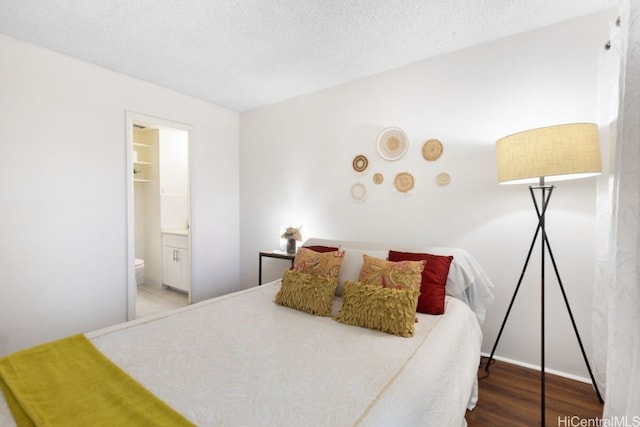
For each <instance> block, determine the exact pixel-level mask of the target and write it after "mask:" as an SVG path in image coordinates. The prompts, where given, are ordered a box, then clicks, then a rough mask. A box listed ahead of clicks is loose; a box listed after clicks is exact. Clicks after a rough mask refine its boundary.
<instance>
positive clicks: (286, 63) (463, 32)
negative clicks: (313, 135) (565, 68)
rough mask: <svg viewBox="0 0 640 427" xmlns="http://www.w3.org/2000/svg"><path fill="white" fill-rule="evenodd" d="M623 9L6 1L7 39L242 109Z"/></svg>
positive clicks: (221, 0) (445, 1) (517, 1)
mask: <svg viewBox="0 0 640 427" xmlns="http://www.w3.org/2000/svg"><path fill="white" fill-rule="evenodd" d="M617 5H618V2H617V0H315V1H313V0H197V1H196V0H182V1H181V0H48V1H42V0H1V1H0V33H4V34H6V35H9V36H12V37H15V38H17V39H20V40H25V41H28V42H31V43H34V44H37V45H40V46H43V47H46V48H49V49H52V50H54V51H58V52H61V53H64V54H67V55H69V56H72V57H75V58H79V59H82V60H85V61H88V62H92V63H94V64H97V65H99V66H102V67H105V68H108V69H111V70H114V71H118V72H121V73H124V74H127V75H129V76H133V77H137V78H140V79H142V80H146V81H149V82H153V83H155V84H158V85H160V86H164V87H167V88H171V89H174V90H176V91H178V92H182V93H185V94H188V95H191V96H193V97H196V98H200V99H203V100H206V101H209V102H212V103H214V104H217V105H220V106H223V107H227V108H230V109H232V110H236V111H246V110H249V109H253V108H256V107H259V106H262V105H267V104H271V103H274V102H278V101H282V100H285V99H288V98H292V97H295V96H298V95H302V94H306V93H310V92H313V91H316V90H319V89H323V88H326V87H330V86H334V85H337V84H340V83H344V82H348V81H351V80H355V79H358V78H361V77H365V76H369V75H372V74H376V73H380V72H383V71H386V70H389V69H393V68H397V67H400V66H402V65H406V64H409V63H412V62H416V61H419V60H422V59H425V58H429V57H432V56H435V55H439V54H442V53H445V52H450V51H453V50H457V49H461V48H465V47H469V46H472V45H475V44H479V43H483V42H486V41H489V40H494V39H497V38H500V37H504V36H508V35H511V34H515V33H518V32H522V31H526V30H530V29H534V28H538V27H542V26H546V25H549V24H554V23H558V22H562V21H565V20H567V19H570V18H573V17H578V16H582V15H586V14H589V13H592V12H596V11H599V10H603V9H608V8H614V7H617Z"/></svg>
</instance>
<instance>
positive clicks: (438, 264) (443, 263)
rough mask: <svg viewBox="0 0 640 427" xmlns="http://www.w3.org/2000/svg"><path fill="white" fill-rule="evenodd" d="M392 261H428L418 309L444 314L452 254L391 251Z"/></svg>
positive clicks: (429, 312) (424, 271) (422, 311)
mask: <svg viewBox="0 0 640 427" xmlns="http://www.w3.org/2000/svg"><path fill="white" fill-rule="evenodd" d="M389 260H390V261H407V260H410V261H418V260H423V261H425V262H426V264H425V266H424V270H423V271H422V283H421V285H420V297H418V311H419V312H420V313H426V314H443V313H444V307H445V305H444V298H445V295H446V284H447V277H448V276H449V267H450V266H451V261H453V257H452V256H443V255H431V254H419V253H411V252H397V251H389Z"/></svg>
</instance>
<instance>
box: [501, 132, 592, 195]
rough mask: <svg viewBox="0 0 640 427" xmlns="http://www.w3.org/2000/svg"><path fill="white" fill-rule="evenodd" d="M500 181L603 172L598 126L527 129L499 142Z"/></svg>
mask: <svg viewBox="0 0 640 427" xmlns="http://www.w3.org/2000/svg"><path fill="white" fill-rule="evenodd" d="M496 158H497V161H498V182H499V183H501V184H530V183H537V182H543V181H541V180H540V178H544V180H546V181H560V180H566V179H576V178H586V177H589V176H594V175H598V174H600V172H601V171H602V166H601V164H600V146H599V144H598V127H597V126H596V125H595V124H593V123H572V124H566V125H558V126H549V127H544V128H539V129H532V130H527V131H524V132H519V133H514V134H513V135H509V136H505V137H504V138H502V139H499V140H498V142H496Z"/></svg>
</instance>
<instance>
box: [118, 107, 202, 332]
mask: <svg viewBox="0 0 640 427" xmlns="http://www.w3.org/2000/svg"><path fill="white" fill-rule="evenodd" d="M126 126H127V141H126V146H127V147H126V149H127V164H128V165H129V167H127V200H128V208H127V267H128V268H127V272H128V274H127V319H128V320H133V319H135V318H138V317H140V315H141V314H142V315H144V314H153V313H154V312H158V311H161V310H167V309H171V308H174V307H175V304H176V301H184V304H188V303H190V302H191V301H190V295H191V257H190V253H191V221H190V200H191V198H190V190H189V188H190V172H189V170H190V168H189V165H190V147H191V144H190V139H191V127H190V126H187V125H184V124H181V123H176V122H171V121H168V120H164V119H158V118H156V117H152V116H147V115H142V114H138V113H130V112H128V113H127V115H126ZM171 294H173V295H171ZM163 297H167V298H164V301H163V300H162V298H163ZM159 298H160V299H159ZM143 301H144V302H145V305H144V310H140V311H141V312H140V313H137V312H136V311H137V310H136V306H137V305H138V307H140V303H141V302H143ZM172 301H173V302H172ZM136 302H138V303H139V304H136ZM148 302H150V303H151V306H149V305H148V304H147V303H148ZM184 304H183V305H184ZM150 310H151V311H150ZM143 311H144V312H143Z"/></svg>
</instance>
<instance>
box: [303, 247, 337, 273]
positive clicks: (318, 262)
mask: <svg viewBox="0 0 640 427" xmlns="http://www.w3.org/2000/svg"><path fill="white" fill-rule="evenodd" d="M343 259H344V251H334V252H324V253H321V252H316V251H312V250H311V249H307V248H305V247H302V248H300V249H298V253H297V254H296V258H295V260H294V261H293V270H294V271H297V272H300V273H307V274H312V275H314V276H321V277H334V278H336V279H337V278H338V274H339V273H340V266H341V265H342V260H343Z"/></svg>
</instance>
